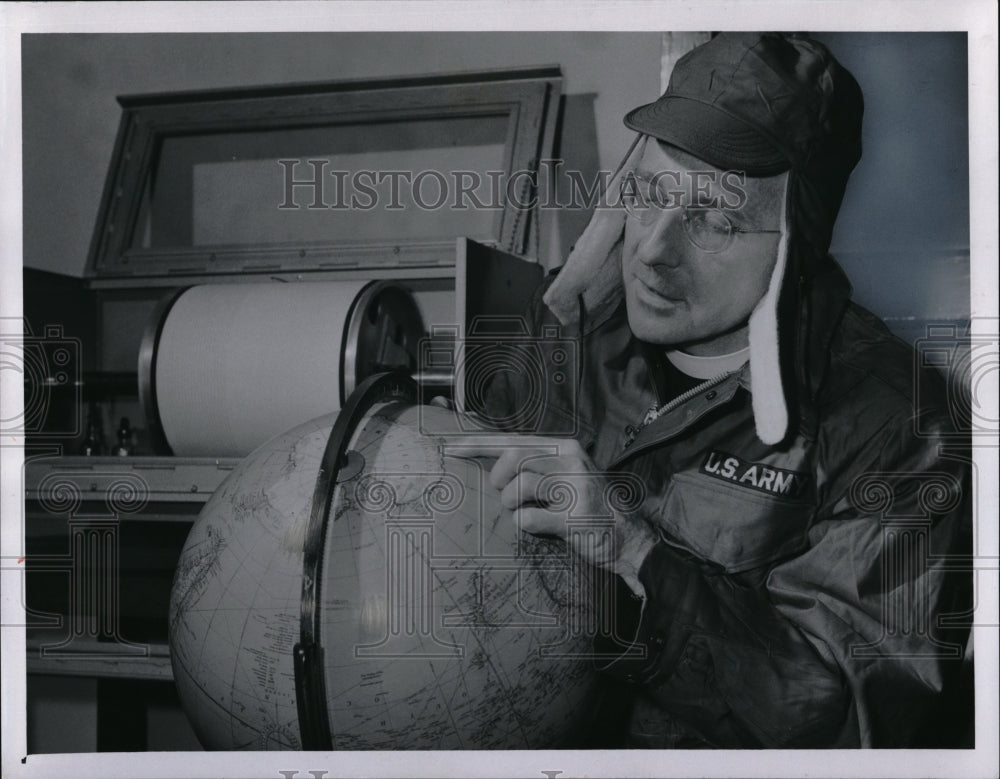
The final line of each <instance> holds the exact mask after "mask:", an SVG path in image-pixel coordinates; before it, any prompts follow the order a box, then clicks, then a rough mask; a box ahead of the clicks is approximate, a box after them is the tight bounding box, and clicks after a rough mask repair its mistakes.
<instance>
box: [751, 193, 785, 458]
mask: <svg viewBox="0 0 1000 779" xmlns="http://www.w3.org/2000/svg"><path fill="white" fill-rule="evenodd" d="M790 182H791V176H789V177H788V183H786V185H785V195H784V207H783V208H782V209H781V240H780V241H779V243H778V257H777V260H776V261H775V263H774V270H773V271H772V272H771V283H770V285H769V286H768V288H767V292H765V293H764V296H763V297H762V298H761V299H760V301H759V302H758V303H757V306H756V307H755V308H754V310H753V313H752V314H751V315H750V327H749V331H750V332H749V339H750V380H751V396H752V402H753V416H754V424H755V425H756V427H757V437H758V438H759V439H760V440H761V441H763V442H764V443H765V444H769V445H772V446H773V445H775V444H777V443H779V442H780V441H781V440H782V439H784V437H785V436H786V435H787V433H788V421H789V419H788V399H787V396H786V394H785V388H784V382H783V381H782V370H781V351H782V349H781V347H782V344H781V343H780V342H779V332H780V331H779V327H778V304H779V302H780V297H781V290H782V287H783V285H784V281H785V273H786V270H787V268H788V264H789V262H788V252H789V245H790V240H789V230H788V224H789V220H788V206H789V185H790Z"/></svg>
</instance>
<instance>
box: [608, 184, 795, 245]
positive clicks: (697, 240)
mask: <svg viewBox="0 0 1000 779" xmlns="http://www.w3.org/2000/svg"><path fill="white" fill-rule="evenodd" d="M675 195H676V193H671V194H669V195H664V193H663V192H662V191H661V190H660V189H659V188H658V187H655V186H653V184H652V182H651V181H649V180H647V179H645V178H642V177H641V176H637V175H635V174H634V173H629V174H627V175H626V176H625V177H624V178H623V179H622V183H621V199H622V205H623V206H624V207H625V211H626V212H628V215H629V216H631V217H632V218H634V219H635V220H636V221H638V222H639V224H641V225H649V224H652V223H653V222H655V221H656V220H657V219H659V217H660V215H661V214H662V213H663V212H664V211H673V210H676V209H678V208H680V209H681V211H682V214H681V222H682V223H683V225H684V234H685V235H686V236H687V239H688V240H689V241H690V242H691V243H692V244H693V245H694V246H696V247H697V248H699V249H701V250H702V251H703V252H706V253H708V254H718V253H719V252H723V251H725V250H726V249H728V248H729V246H730V245H731V244H732V242H733V238H734V236H735V235H736V233H745V234H757V233H780V232H781V230H747V229H744V228H741V227H737V226H736V225H734V224H733V223H732V220H731V219H730V218H729V217H728V216H727V215H726V213H725V211H723V210H722V209H720V208H714V207H711V206H709V207H702V206H681V205H680V204H679V203H678V202H677V201H676V200H675V199H674V196H675Z"/></svg>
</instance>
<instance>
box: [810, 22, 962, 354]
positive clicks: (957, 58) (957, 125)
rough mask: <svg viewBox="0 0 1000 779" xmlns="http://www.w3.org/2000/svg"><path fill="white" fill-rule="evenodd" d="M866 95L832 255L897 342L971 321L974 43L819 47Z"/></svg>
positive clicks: (891, 40) (871, 39)
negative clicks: (940, 323)
mask: <svg viewBox="0 0 1000 779" xmlns="http://www.w3.org/2000/svg"><path fill="white" fill-rule="evenodd" d="M816 37H817V38H818V39H819V40H821V41H823V42H824V43H826V44H827V45H828V46H829V47H830V49H831V50H832V51H833V52H834V54H835V55H836V56H837V58H838V59H839V60H840V61H841V63H843V64H844V65H845V66H846V67H847V68H848V69H849V70H850V71H851V72H852V73H853V74H854V75H855V77H856V78H857V80H858V83H859V84H860V85H861V89H862V91H863V92H864V95H865V119H864V129H863V134H862V143H863V153H862V158H861V162H860V163H858V167H857V168H856V169H855V171H854V173H853V174H852V176H851V181H850V184H849V185H848V191H847V195H846V196H845V198H844V205H843V207H842V208H841V212H840V217H839V218H838V220H837V226H836V230H835V232H834V237H833V244H832V246H831V252H832V253H833V255H834V256H835V257H836V258H837V260H838V261H839V262H840V263H841V265H843V267H844V269H845V270H846V271H847V273H848V275H849V276H850V278H851V281H852V282H853V284H854V297H855V299H856V300H857V301H858V302H860V303H861V304H863V305H865V306H868V307H869V308H871V309H872V310H873V311H875V312H876V313H878V314H879V315H881V316H882V317H884V318H886V320H887V322H888V323H889V325H890V326H891V327H893V329H895V330H896V332H897V333H898V334H899V335H902V336H903V337H905V338H907V339H908V340H913V339H914V338H916V337H919V336H920V335H923V329H924V320H926V319H939V320H961V319H965V318H967V317H968V316H969V305H970V290H969V135H968V134H969V102H968V82H969V77H968V52H967V36H966V34H965V33H964V32H958V33H824V34H819V35H817V36H816Z"/></svg>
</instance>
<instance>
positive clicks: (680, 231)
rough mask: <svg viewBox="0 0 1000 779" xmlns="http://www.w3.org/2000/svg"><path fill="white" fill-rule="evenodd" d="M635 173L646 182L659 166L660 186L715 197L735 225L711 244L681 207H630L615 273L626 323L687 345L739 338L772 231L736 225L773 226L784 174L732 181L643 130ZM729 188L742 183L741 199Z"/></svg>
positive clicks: (726, 348) (725, 348)
mask: <svg viewBox="0 0 1000 779" xmlns="http://www.w3.org/2000/svg"><path fill="white" fill-rule="evenodd" d="M664 172H666V174H664ZM635 173H636V175H637V176H639V177H640V178H641V179H644V180H645V181H647V182H648V181H650V180H653V179H654V178H656V177H657V174H660V176H659V181H658V183H659V190H660V192H661V193H664V197H666V198H667V199H668V200H671V201H673V202H674V204H675V205H677V206H679V205H705V204H707V203H709V202H712V201H714V200H715V199H716V198H718V199H719V201H718V203H719V206H720V208H721V210H722V211H723V212H724V213H725V215H726V216H727V217H728V218H729V220H730V222H731V223H732V225H733V226H734V227H735V228H736V232H734V233H733V235H732V240H731V241H730V242H729V244H728V246H726V248H724V249H723V250H722V251H719V252H715V253H711V252H706V251H704V250H703V249H700V248H698V247H697V246H695V245H694V244H693V243H692V242H691V241H690V240H689V239H688V237H687V234H686V231H685V228H684V225H683V218H684V217H683V215H684V209H683V208H680V207H672V208H664V209H662V211H660V210H658V209H654V214H655V215H654V216H653V217H652V219H651V221H650V222H649V223H648V224H642V223H640V221H639V219H637V218H635V217H633V216H632V215H629V216H628V218H627V219H626V222H625V244H624V247H623V250H622V277H623V280H624V284H625V303H626V307H627V310H628V321H629V326H630V327H631V328H632V331H633V332H634V333H635V334H636V336H637V337H639V338H641V339H642V340H644V341H648V342H649V343H654V344H662V345H669V346H673V347H675V348H683V349H684V350H685V351H688V352H690V353H692V354H700V355H711V354H726V353H728V352H732V351H736V350H738V349H741V348H743V347H744V346H746V323H747V320H748V319H749V317H750V313H751V312H752V311H753V309H754V306H756V305H757V302H758V301H759V300H760V299H761V297H762V296H763V295H764V293H765V292H766V291H767V287H768V284H769V283H770V278H771V272H772V270H773V269H774V263H775V260H776V258H777V248H778V243H779V238H780V236H779V235H778V233H777V232H741V231H755V230H766V231H777V230H778V228H779V226H780V223H781V210H782V208H783V207H784V197H783V193H784V185H785V179H786V177H787V174H781V176H780V177H775V178H772V179H764V180H754V179H749V178H745V177H743V178H744V180H743V181H742V182H741V181H740V177H738V176H736V175H734V174H733V173H729V174H728V176H725V172H724V171H721V170H718V169H716V168H713V167H711V166H710V165H707V164H705V163H703V162H701V161H699V160H697V159H696V158H694V157H692V156H690V155H688V154H686V153H684V152H682V151H680V150H679V149H675V148H673V147H668V146H664V145H662V144H660V143H658V142H656V141H655V140H654V139H652V138H650V139H649V141H648V142H647V143H646V148H645V151H644V153H643V155H642V159H641V160H640V162H639V164H638V166H637V168H636V171H635ZM706 174H707V175H706ZM699 187H700V191H699V190H698V188H699ZM738 189H739V190H742V191H743V192H745V194H746V197H745V202H740V201H744V198H739V197H737V196H736V193H737V190H738ZM667 193H673V194H669V195H668V194H667Z"/></svg>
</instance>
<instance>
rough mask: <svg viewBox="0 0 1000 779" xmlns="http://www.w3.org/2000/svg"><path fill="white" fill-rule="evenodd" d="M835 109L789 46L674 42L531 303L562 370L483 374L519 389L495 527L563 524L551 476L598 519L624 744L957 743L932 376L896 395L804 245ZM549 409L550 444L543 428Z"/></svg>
mask: <svg viewBox="0 0 1000 779" xmlns="http://www.w3.org/2000/svg"><path fill="white" fill-rule="evenodd" d="M861 116H862V96H861V91H860V88H859V87H858V85H857V83H856V82H855V80H854V78H853V77H852V76H851V74H850V73H848V72H847V71H846V70H844V69H843V68H842V67H841V66H840V65H839V64H838V63H837V62H836V61H835V60H834V58H833V57H832V56H831V55H830V53H829V52H828V51H827V50H826V49H825V48H824V47H823V46H821V45H820V44H818V43H816V42H814V41H811V40H808V39H805V38H801V37H795V36H788V35H780V34H763V35H761V34H744V33H741V34H732V35H729V34H722V35H718V36H716V37H715V38H713V39H712V40H711V41H710V42H709V43H707V44H705V45H704V46H701V47H699V48H697V49H695V50H694V51H692V52H690V53H689V54H687V55H686V56H685V57H684V58H682V59H681V60H680V61H679V62H678V63H677V65H676V67H675V69H674V72H673V74H672V76H671V80H670V84H669V86H668V88H667V91H666V92H665V93H664V95H663V96H662V97H661V98H660V99H659V100H657V101H656V102H654V103H652V104H649V105H646V106H642V107H640V108H637V109H636V110H634V111H632V112H631V113H629V114H628V115H627V116H626V117H625V123H626V124H627V125H628V126H629V127H630V128H632V129H634V130H636V131H637V133H639V137H638V139H637V142H636V144H634V146H633V149H632V150H631V151H630V153H629V155H627V159H626V161H625V163H624V164H623V166H622V169H621V170H620V171H619V172H618V173H617V174H616V176H615V179H614V182H613V185H614V188H617V191H620V193H621V205H622V206H623V207H621V208H610V209H599V210H598V211H597V212H596V214H595V217H594V219H593V220H592V222H591V224H590V226H589V227H588V228H587V230H586V231H585V233H584V234H583V236H582V237H581V239H580V241H579V242H578V243H577V245H576V247H575V248H574V251H573V252H572V254H571V255H570V257H569V259H568V260H567V263H566V265H565V266H564V267H563V268H562V269H561V271H560V272H559V273H558V275H556V276H555V278H554V280H553V279H551V278H550V279H549V281H548V282H547V283H546V285H545V286H544V288H543V290H541V291H540V294H541V296H540V299H538V300H536V301H535V304H534V305H533V307H532V312H531V320H532V321H531V323H532V325H533V326H534V327H535V328H536V330H535V332H539V333H540V332H542V329H541V328H542V325H548V324H553V323H558V324H560V325H562V327H563V332H564V334H565V333H575V335H576V336H577V338H578V343H579V347H580V353H579V355H578V359H579V365H578V368H579V376H578V381H577V382H576V383H573V382H563V383H561V384H558V383H553V384H552V385H551V386H547V387H546V388H545V391H544V393H542V394H539V393H538V389H537V388H534V387H532V386H530V385H529V384H528V383H527V382H526V381H524V382H521V381H518V380H516V378H512V377H510V376H507V377H506V378H505V379H504V380H498V381H496V382H495V383H494V386H493V387H492V388H491V392H492V395H491V404H492V405H491V407H490V408H491V413H495V414H496V416H497V418H502V417H504V416H509V414H508V413H507V412H508V411H509V409H511V408H523V407H524V406H525V404H528V405H530V404H532V403H535V402H541V401H542V400H544V404H545V405H544V409H543V411H542V414H541V417H540V419H541V421H540V423H539V424H538V425H537V426H536V427H535V429H534V430H531V431H526V432H529V433H536V434H537V435H534V436H520V437H517V438H516V442H517V444H518V445H517V446H516V447H511V448H510V449H508V450H507V451H506V452H505V454H504V455H503V456H502V457H500V458H499V460H498V461H497V463H496V465H495V466H494V467H493V469H492V472H491V479H492V481H493V483H494V485H495V486H496V487H497V488H498V489H500V490H501V495H502V500H503V503H504V505H505V506H506V508H508V509H510V510H511V511H512V513H513V519H514V521H516V522H517V523H518V525H519V527H520V528H521V529H522V530H525V531H527V532H531V533H542V534H549V535H556V536H561V537H567V531H566V522H567V519H568V515H567V513H566V511H564V510H557V508H558V507H553V505H552V504H550V503H548V502H547V501H546V499H545V496H544V495H543V494H542V490H541V487H540V485H541V484H542V483H543V481H544V480H545V478H546V477H547V476H551V475H553V474H558V475H560V477H561V478H563V479H564V480H566V481H568V482H569V483H570V484H571V485H572V486H573V488H574V490H575V492H576V498H577V499H576V503H575V505H574V508H573V511H574V512H575V513H576V514H577V515H580V516H594V517H598V516H610V517H613V520H614V534H613V537H612V540H610V541H609V542H608V543H606V544H604V545H603V546H602V545H600V544H595V543H589V544H584V543H578V542H577V541H576V540H575V539H577V538H579V537H580V536H579V535H574V536H573V537H572V539H571V544H572V545H573V546H574V550H575V551H576V552H577V553H578V554H579V555H581V556H582V557H583V558H584V559H585V560H587V561H588V562H590V563H593V564H595V565H597V566H598V567H601V568H604V569H606V570H608V571H611V572H613V573H614V574H616V577H615V579H614V580H615V581H616V585H615V586H616V587H617V588H618V590H619V592H618V598H617V608H616V612H615V619H616V628H615V630H616V634H615V635H612V636H610V637H605V640H604V641H602V642H599V643H598V646H597V649H598V650H599V651H598V652H597V653H596V657H597V664H598V667H599V668H600V670H602V671H603V674H604V676H605V678H607V679H612V680H614V681H615V683H616V684H618V685H620V686H622V687H623V688H625V689H627V690H629V691H630V695H629V697H630V698H631V707H630V708H631V714H630V722H629V736H628V740H627V743H628V744H630V745H634V746H649V747H677V746H680V747H705V746H712V747H749V748H753V747H859V746H899V747H903V746H905V747H918V746H959V745H963V744H964V741H963V738H965V737H966V736H967V733H968V731H967V728H968V727H969V722H970V717H971V699H970V695H969V690H970V689H971V687H970V685H969V684H968V681H967V680H963V672H967V671H968V668H969V664H968V663H963V659H962V658H963V650H964V648H965V642H966V638H967V635H968V628H967V627H966V628H964V629H963V628H962V627H961V625H962V624H963V620H964V619H967V617H965V618H963V617H962V616H961V615H962V613H963V611H967V610H968V608H969V588H968V580H969V576H968V574H963V573H961V572H959V571H956V570H954V569H955V568H956V567H957V566H956V565H954V564H952V565H949V560H955V559H957V558H956V557H955V556H956V555H961V554H968V535H969V524H970V522H969V519H970V515H971V508H970V506H971V502H970V499H971V494H970V493H971V488H970V485H969V473H968V468H967V465H966V463H965V462H964V459H963V457H962V456H960V455H959V456H955V455H948V454H947V452H944V453H942V451H939V450H941V447H940V444H942V442H946V441H949V440H954V439H953V438H949V436H951V435H953V431H951V430H950V428H949V422H948V419H949V417H948V414H947V407H946V401H947V398H946V396H945V394H944V390H943V388H942V387H939V386H936V385H935V386H927V387H921V388H920V392H919V393H915V392H914V386H913V371H912V366H913V361H912V352H911V351H910V350H909V349H908V347H906V346H905V345H904V344H902V343H901V342H899V341H897V340H896V339H894V338H893V337H892V336H891V335H890V334H889V332H888V331H887V330H886V329H885V327H884V325H883V324H882V323H881V322H880V321H879V320H877V319H876V318H875V317H874V316H873V315H872V314H870V313H869V312H867V311H865V310H863V309H861V308H860V307H858V306H857V305H855V304H853V303H851V302H850V300H849V294H850V287H849V284H848V282H847V280H846V278H845V277H844V275H843V273H842V271H841V270H840V269H839V267H838V266H837V265H836V264H835V263H834V261H833V260H832V259H831V258H830V257H829V256H828V254H827V249H828V247H829V243H830V237H831V233H832V229H833V225H834V221H835V218H836V215H837V211H838V209H839V207H840V203H841V199H842V197H843V194H844V189H845V186H846V183H847V178H848V176H849V174H850V171H851V170H852V169H853V167H854V166H855V164H856V163H857V161H858V159H859V158H860V154H861V143H860V137H861ZM918 396H919V398H920V400H921V403H922V404H924V407H922V408H920V409H917V408H915V406H914V403H915V400H914V399H915V397H918ZM917 414H919V415H920V423H919V425H916V424H915V418H916V415H917ZM570 417H572V418H573V419H574V420H575V423H576V430H577V434H576V436H575V439H574V440H566V439H557V438H554V437H550V436H546V435H545V434H546V432H548V431H552V430H564V429H565V420H566V419H567V418H570ZM917 430H919V431H921V435H920V436H918V435H917V434H916V431H917ZM928 431H930V432H928ZM616 474H630V475H632V476H634V477H637V481H638V482H639V483H640V484H641V485H642V487H643V490H642V494H641V495H640V496H638V498H637V500H636V505H634V506H633V508H634V509H635V510H629V509H627V508H623V507H621V506H618V507H615V506H610V507H609V505H608V502H607V500H606V493H607V489H608V485H609V484H611V483H613V482H614V479H615V475H616ZM931 495H933V498H931V497H930V496H931ZM893 518H903V519H905V520H906V521H897V520H894V519H893ZM906 518H908V519H906ZM907 522H909V524H907Z"/></svg>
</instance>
